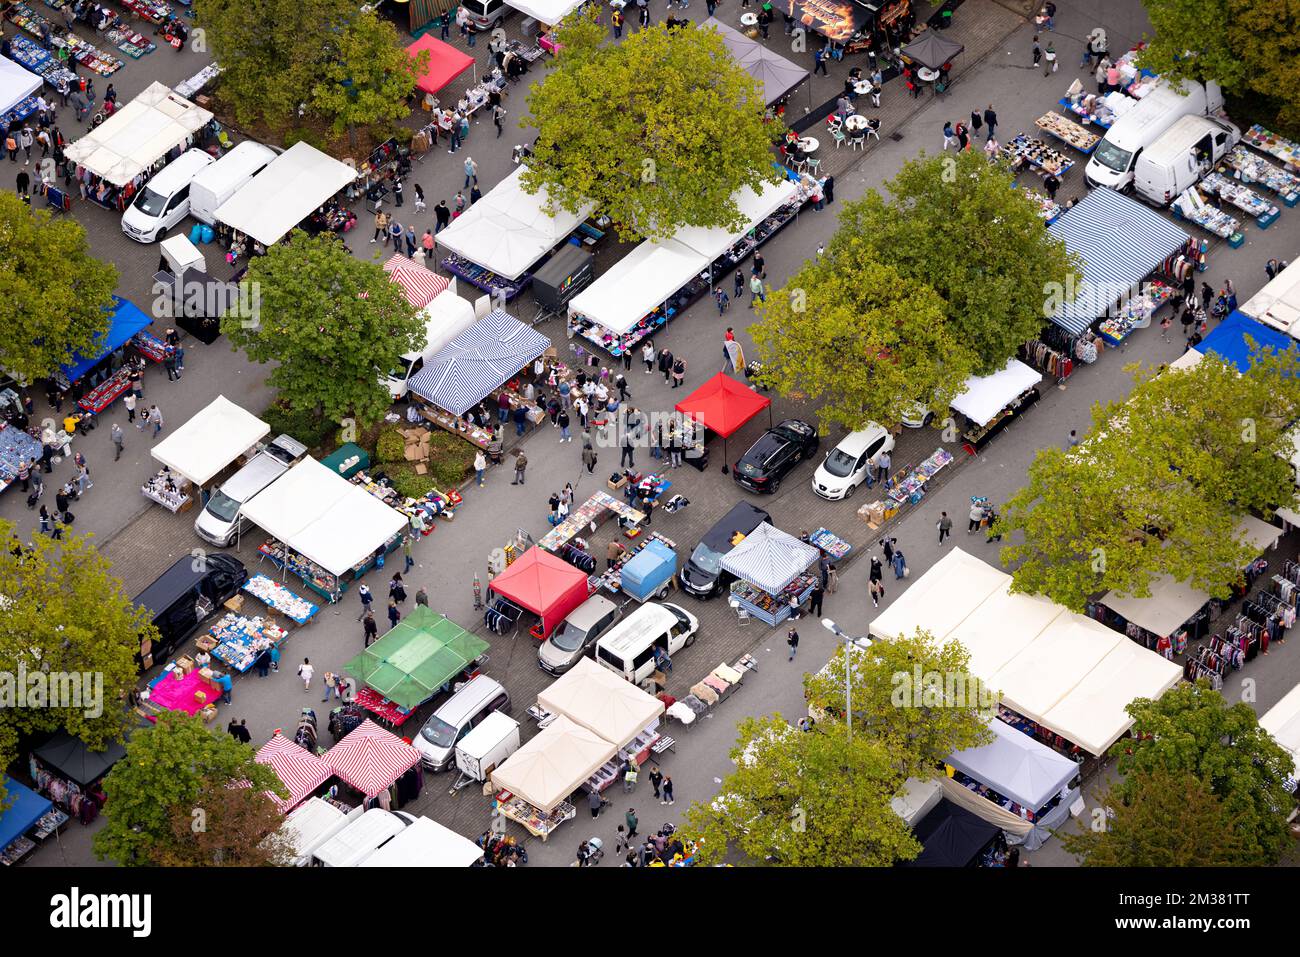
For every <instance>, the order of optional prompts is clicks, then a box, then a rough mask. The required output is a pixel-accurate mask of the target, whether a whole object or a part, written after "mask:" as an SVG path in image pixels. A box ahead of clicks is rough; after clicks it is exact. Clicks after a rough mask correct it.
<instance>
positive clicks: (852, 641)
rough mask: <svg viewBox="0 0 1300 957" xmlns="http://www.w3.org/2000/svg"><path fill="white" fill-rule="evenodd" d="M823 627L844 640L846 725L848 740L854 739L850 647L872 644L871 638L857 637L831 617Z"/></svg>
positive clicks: (826, 619) (824, 620) (825, 621)
mask: <svg viewBox="0 0 1300 957" xmlns="http://www.w3.org/2000/svg"><path fill="white" fill-rule="evenodd" d="M822 627H823V628H825V629H826V630H827V631H829V632H830V633H831V634H833V635H835V637H837V638H839V639H840V640H841V641H843V642H844V727H845V731H846V732H847V735H848V740H849V741H852V740H853V673H852V671H850V669H849V665H850V662H849V647H850V646H851V645H856V644H859V643H865V644H868V645H869V644H871V639H870V638H855V637H853V636H852V635H850V634H849V633H848V632H846V631H845V630H844V629H843V628H841V627H840V626H839V625H837V624H835V622H834V621H832V620H831V619H830V618H823V619H822Z"/></svg>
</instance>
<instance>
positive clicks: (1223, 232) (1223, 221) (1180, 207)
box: [1169, 185, 1246, 249]
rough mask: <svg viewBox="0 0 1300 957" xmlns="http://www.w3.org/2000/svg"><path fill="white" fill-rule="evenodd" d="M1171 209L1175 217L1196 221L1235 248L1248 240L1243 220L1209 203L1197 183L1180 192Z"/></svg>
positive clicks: (1208, 231)
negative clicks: (1243, 228) (1242, 223)
mask: <svg viewBox="0 0 1300 957" xmlns="http://www.w3.org/2000/svg"><path fill="white" fill-rule="evenodd" d="M1169 211H1170V212H1171V213H1173V215H1174V218H1175V219H1183V220H1186V221H1187V222H1189V223H1195V224H1196V225H1197V226H1200V227H1201V228H1202V229H1203V230H1205V231H1206V232H1207V233H1210V234H1211V235H1213V236H1218V237H1219V238H1220V239H1226V240H1227V241H1228V245H1229V246H1230V247H1232V248H1234V249H1235V248H1237V247H1238V246H1241V245H1242V244H1243V243H1244V242H1245V241H1246V237H1245V235H1244V234H1243V233H1242V232H1241V221H1240V220H1239V219H1237V218H1236V217H1235V216H1232V215H1230V214H1229V213H1226V212H1224V211H1223V210H1221V209H1219V207H1217V206H1212V205H1211V204H1209V203H1207V202H1206V201H1205V197H1204V196H1203V195H1202V194H1201V191H1200V189H1199V188H1198V187H1197V186H1196V185H1192V186H1189V187H1187V189H1186V190H1184V191H1183V192H1182V193H1180V194H1179V195H1178V198H1177V199H1175V200H1174V202H1173V205H1171V206H1170V207H1169Z"/></svg>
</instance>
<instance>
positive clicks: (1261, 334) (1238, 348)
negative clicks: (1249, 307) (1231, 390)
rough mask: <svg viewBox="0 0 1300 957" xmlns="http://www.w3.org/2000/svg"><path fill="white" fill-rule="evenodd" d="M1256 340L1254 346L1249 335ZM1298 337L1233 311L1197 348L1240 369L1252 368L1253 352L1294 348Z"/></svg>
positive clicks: (1204, 353)
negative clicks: (1250, 343) (1247, 339)
mask: <svg viewBox="0 0 1300 957" xmlns="http://www.w3.org/2000/svg"><path fill="white" fill-rule="evenodd" d="M1247 336H1249V337H1250V338H1251V339H1253V340H1254V343H1255V345H1254V349H1252V348H1251V347H1250V346H1249V345H1247V344H1246V337H1247ZM1294 346H1295V340H1294V339H1292V338H1291V337H1290V336H1289V335H1287V334H1286V333H1285V332H1279V331H1278V330H1276V329H1274V328H1272V327H1270V326H1266V325H1264V324H1263V323H1262V322H1259V321H1258V320H1256V319H1252V318H1251V317H1250V316H1248V315H1246V314H1245V313H1244V312H1240V311H1237V312H1233V313H1232V314H1231V315H1230V316H1228V317H1227V318H1226V319H1224V320H1223V322H1222V323H1220V324H1219V325H1218V326H1216V327H1215V329H1214V331H1213V332H1211V333H1210V334H1209V335H1208V336H1206V337H1205V341H1203V342H1202V343H1201V344H1200V345H1199V346H1197V347H1196V351H1197V352H1200V353H1201V354H1202V355H1214V356H1218V357H1219V358H1220V359H1222V360H1224V361H1225V362H1231V363H1232V364H1233V365H1235V366H1236V367H1237V368H1238V369H1239V370H1240V371H1242V372H1246V371H1249V369H1250V365H1251V355H1252V354H1253V353H1254V352H1257V351H1259V350H1260V349H1266V350H1268V351H1269V352H1279V351H1281V350H1283V349H1290V348H1294Z"/></svg>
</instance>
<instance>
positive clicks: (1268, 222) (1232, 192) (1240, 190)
mask: <svg viewBox="0 0 1300 957" xmlns="http://www.w3.org/2000/svg"><path fill="white" fill-rule="evenodd" d="M1196 188H1197V189H1199V190H1201V191H1202V192H1204V193H1206V194H1208V195H1210V196H1217V197H1218V198H1219V199H1221V200H1222V201H1223V202H1224V203H1226V204H1227V205H1229V206H1234V207H1236V208H1237V209H1239V210H1241V211H1242V212H1243V213H1245V214H1246V215H1247V216H1249V217H1250V218H1251V219H1253V220H1255V225H1256V226H1258V227H1259V228H1260V229H1268V227H1270V226H1272V225H1273V223H1274V222H1275V221H1276V220H1277V218H1278V216H1279V215H1280V214H1281V211H1280V210H1279V209H1278V208H1277V206H1276V205H1275V204H1274V203H1272V202H1271V201H1270V200H1268V199H1265V198H1264V197H1263V196H1261V195H1260V194H1259V193H1257V192H1255V191H1254V190H1253V189H1251V188H1250V187H1248V186H1244V185H1242V184H1241V183H1240V182H1239V181H1238V180H1236V179H1234V178H1233V177H1231V176H1227V175H1224V174H1223V173H1219V172H1211V173H1207V174H1206V175H1205V176H1204V177H1203V178H1202V179H1201V181H1200V183H1198V184H1197V187H1196Z"/></svg>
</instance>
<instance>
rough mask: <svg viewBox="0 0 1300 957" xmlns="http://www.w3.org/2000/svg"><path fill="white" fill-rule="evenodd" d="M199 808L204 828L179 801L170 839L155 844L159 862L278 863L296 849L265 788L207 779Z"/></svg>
mask: <svg viewBox="0 0 1300 957" xmlns="http://www.w3.org/2000/svg"><path fill="white" fill-rule="evenodd" d="M194 807H196V808H202V809H203V811H204V819H203V820H202V822H201V823H202V827H195V817H194V813H193V808H190V807H185V806H177V807H175V808H173V809H172V812H171V818H170V820H169V821H168V825H169V832H168V840H166V841H162V842H159V843H158V844H155V845H153V846H152V847H151V849H150V853H149V858H150V863H151V864H154V865H156V866H158V867H276V866H284V865H287V864H289V863H290V862H291V860H292V858H293V856H294V854H293V848H292V845H291V843H290V841H289V839H288V838H287V837H285V835H284V834H283V833H282V832H280V831H279V830H278V829H279V827H280V825H281V824H283V823H284V815H282V814H281V813H280V810H279V808H277V807H276V806H275V804H274V802H272V801H271V799H270V798H269V797H267V795H266V792H265V791H254V790H253V789H252V788H242V787H238V788H232V787H228V786H226V785H225V784H217V783H214V782H212V781H204V782H203V784H202V786H201V788H200V790H199V793H198V796H197V797H196V798H195V800H194Z"/></svg>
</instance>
